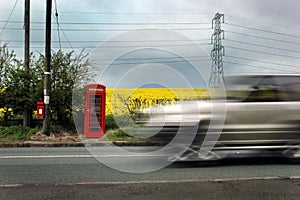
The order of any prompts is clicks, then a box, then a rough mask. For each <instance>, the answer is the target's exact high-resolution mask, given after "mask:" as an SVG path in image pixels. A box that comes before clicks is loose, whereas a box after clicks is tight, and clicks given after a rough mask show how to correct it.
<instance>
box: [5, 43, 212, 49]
mask: <svg viewBox="0 0 300 200" xmlns="http://www.w3.org/2000/svg"><path fill="white" fill-rule="evenodd" d="M193 45H210V43H202V44H197V43H191V44H159V45H155V46H153V45H151V47H153V48H155V47H168V46H182V47H184V46H193ZM10 47H11V48H23V47H22V46H15V45H11V46H10ZM95 47H97V45H94V46H73V47H72V48H95ZM100 47H101V48H139V47H145V45H140V46H137V45H126V46H120V45H118V46H100ZM100 47H99V48H100ZM33 48H44V47H42V46H40V47H39V46H33ZM53 48H58V47H53ZM62 48H67V47H65V46H62Z"/></svg>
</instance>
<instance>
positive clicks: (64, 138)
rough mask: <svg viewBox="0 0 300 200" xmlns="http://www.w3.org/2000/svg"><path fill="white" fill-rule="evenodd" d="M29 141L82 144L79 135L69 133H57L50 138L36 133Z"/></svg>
mask: <svg viewBox="0 0 300 200" xmlns="http://www.w3.org/2000/svg"><path fill="white" fill-rule="evenodd" d="M27 140H29V141H41V142H58V143H60V142H62V143H67V142H80V138H79V135H78V134H76V133H68V132H62V133H56V134H51V135H50V136H47V135H45V134H43V133H41V132H38V133H36V134H35V135H33V136H31V137H29V138H28V139H27Z"/></svg>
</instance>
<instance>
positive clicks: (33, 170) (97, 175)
mask: <svg viewBox="0 0 300 200" xmlns="http://www.w3.org/2000/svg"><path fill="white" fill-rule="evenodd" d="M109 148H110V147H101V148H100V149H101V151H103V152H105V151H107V150H108V149H109ZM147 148H148V147H127V150H130V151H137V150H139V151H147ZM109 152H110V154H105V156H104V157H111V158H113V160H116V161H119V162H117V164H119V165H128V163H129V162H132V161H134V159H132V158H131V157H130V155H128V156H127V157H126V156H125V159H122V158H120V157H119V156H118V155H117V154H116V152H114V151H113V150H109ZM123 156H124V155H123ZM125 161H127V162H125ZM128 166H130V167H131V168H134V166H135V168H136V170H135V171H139V169H138V168H139V167H141V165H138V164H137V165H135V163H131V164H129V165H128ZM0 199H300V164H299V163H294V162H290V161H286V160H281V159H280V160H279V159H275V160H274V159H270V160H269V159H247V160H227V161H225V162H218V163H188V164H172V165H170V166H168V167H166V168H163V169H160V170H157V171H153V172H148V173H126V172H120V171H118V170H115V169H112V168H110V167H108V166H106V165H104V164H102V163H101V162H99V160H98V159H97V158H94V156H92V155H91V154H90V153H89V152H88V151H87V150H86V149H85V148H1V149H0Z"/></svg>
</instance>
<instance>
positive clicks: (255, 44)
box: [224, 39, 300, 53]
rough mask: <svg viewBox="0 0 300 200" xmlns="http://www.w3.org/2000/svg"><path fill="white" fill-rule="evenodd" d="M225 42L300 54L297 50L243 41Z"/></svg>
mask: <svg viewBox="0 0 300 200" xmlns="http://www.w3.org/2000/svg"><path fill="white" fill-rule="evenodd" d="M224 40H226V41H230V42H235V43H240V44H247V45H252V46H258V47H264V48H269V49H276V50H281V51H289V52H294V53H300V51H297V50H292V49H284V48H278V47H274V46H267V45H262V44H257V43H249V42H243V41H239V40H231V39H224Z"/></svg>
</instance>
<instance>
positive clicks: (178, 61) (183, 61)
mask: <svg viewBox="0 0 300 200" xmlns="http://www.w3.org/2000/svg"><path fill="white" fill-rule="evenodd" d="M202 61H211V59H195V60H176V61H155V62H153V61H150V62H149V61H146V62H121V63H103V64H102V65H105V64H108V65H134V64H156V63H157V64H161V63H189V62H202ZM97 64H99V63H98V62H97ZM100 64H101V63H100Z"/></svg>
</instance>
